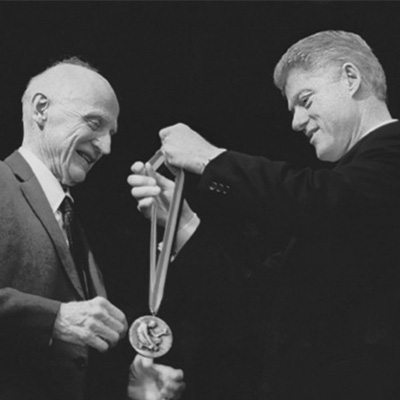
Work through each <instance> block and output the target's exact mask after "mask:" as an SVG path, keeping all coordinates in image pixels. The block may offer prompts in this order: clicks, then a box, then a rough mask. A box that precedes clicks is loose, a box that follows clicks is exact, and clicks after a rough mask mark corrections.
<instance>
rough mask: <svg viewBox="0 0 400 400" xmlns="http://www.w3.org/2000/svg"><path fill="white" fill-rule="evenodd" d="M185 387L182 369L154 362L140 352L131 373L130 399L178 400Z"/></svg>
mask: <svg viewBox="0 0 400 400" xmlns="http://www.w3.org/2000/svg"><path fill="white" fill-rule="evenodd" d="M184 389H185V383H184V382H183V371H182V370H180V369H174V368H172V367H168V366H166V365H160V364H154V363H153V360H152V359H150V358H145V357H142V356H141V355H139V354H138V355H137V356H136V357H135V359H134V360H133V363H132V365H131V368H130V374H129V384H128V399H130V400H167V399H171V400H172V399H173V400H177V399H179V398H180V396H181V394H182V392H183V390H184Z"/></svg>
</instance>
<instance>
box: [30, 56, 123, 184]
mask: <svg viewBox="0 0 400 400" xmlns="http://www.w3.org/2000/svg"><path fill="white" fill-rule="evenodd" d="M22 103H23V122H24V141H23V146H24V147H27V148H29V149H30V150H31V151H32V152H34V153H35V154H36V155H37V156H38V157H39V158H40V159H41V160H42V161H43V162H44V163H45V164H46V165H47V167H48V168H49V169H50V171H51V172H52V173H53V174H54V175H55V177H56V178H57V179H58V180H59V181H60V182H61V183H62V184H64V185H69V186H72V185H75V184H77V183H79V182H82V181H83V180H84V179H85V177H86V175H87V173H88V172H89V170H90V169H91V168H92V166H93V165H94V164H95V163H96V162H97V161H98V160H99V159H100V158H101V157H102V156H103V155H105V154H108V153H109V152H110V151H111V137H112V135H113V134H114V133H116V131H117V119H118V114H119V104H118V100H117V97H116V95H115V93H114V90H113V88H112V87H111V85H110V84H109V82H108V81H107V80H106V79H105V78H104V77H102V76H101V75H100V74H99V73H98V72H97V71H95V70H94V69H91V68H89V67H88V66H87V65H85V64H84V65H82V64H78V65H77V64H76V63H70V62H61V63H58V64H56V65H54V66H52V67H50V68H48V69H47V70H45V71H44V72H42V73H41V74H39V75H37V76H35V77H34V78H32V79H31V81H30V82H29V84H28V86H27V88H26V91H25V93H24V95H23V98H22Z"/></svg>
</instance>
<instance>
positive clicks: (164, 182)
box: [146, 163, 174, 190]
mask: <svg viewBox="0 0 400 400" xmlns="http://www.w3.org/2000/svg"><path fill="white" fill-rule="evenodd" d="M146 172H147V174H148V175H149V176H150V177H152V178H153V179H155V180H156V182H157V185H158V186H159V187H160V188H161V189H162V190H166V189H170V188H172V187H173V185H174V183H173V182H172V181H171V180H170V179H168V178H166V177H165V176H163V175H161V174H159V173H156V171H155V170H154V168H153V167H152V166H151V165H150V164H149V163H146Z"/></svg>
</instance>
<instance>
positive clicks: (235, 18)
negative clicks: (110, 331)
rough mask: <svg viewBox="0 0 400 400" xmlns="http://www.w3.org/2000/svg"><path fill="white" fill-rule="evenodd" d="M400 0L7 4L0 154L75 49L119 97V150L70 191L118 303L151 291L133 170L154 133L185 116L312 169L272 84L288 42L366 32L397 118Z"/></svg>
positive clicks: (213, 133)
mask: <svg viewBox="0 0 400 400" xmlns="http://www.w3.org/2000/svg"><path fill="white" fill-rule="evenodd" d="M399 22H400V4H399V3H397V2H384V1H379V2H361V1H360V2H333V1H308V2H300V1H298V2H289V1H283V2H257V1H256V2H227V1H222V2H190V1H189V2H94V1H89V2H1V3H0V88H1V92H0V116H1V125H2V127H1V141H0V156H1V158H3V157H5V156H6V155H7V154H8V153H10V152H11V151H12V150H13V149H14V148H15V147H17V146H18V145H19V143H20V142H21V138H22V125H21V106H20V98H21V95H22V93H23V91H24V88H25V85H26V83H27V81H28V80H29V78H30V77H31V76H33V75H35V74H36V73H39V72H40V71H41V70H43V69H44V68H45V67H46V66H47V65H48V64H49V62H51V61H52V60H57V59H60V58H62V57H65V56H71V55H78V56H81V57H82V58H84V59H86V60H88V61H90V62H91V63H92V64H94V66H96V67H97V68H99V69H100V72H102V73H103V75H104V76H105V77H106V78H107V79H108V80H109V81H110V82H111V84H112V85H113V86H114V88H115V91H116V93H117V95H118V97H119V100H120V104H121V116H120V120H119V134H118V135H117V136H116V138H115V140H114V143H113V152H112V154H111V155H110V156H109V157H107V158H106V159H104V160H103V161H101V163H100V164H99V165H98V166H96V168H95V169H94V170H93V171H92V172H91V174H90V175H89V177H88V179H87V181H86V182H85V184H83V185H81V186H80V187H78V188H77V189H76V190H75V195H76V197H77V198H78V199H79V204H80V207H81V212H82V215H83V219H84V222H85V226H86V228H87V231H88V234H89V236H90V239H91V242H92V245H93V247H94V250H95V252H96V254H97V258H98V260H99V262H100V264H101V265H102V268H103V271H104V274H105V277H106V279H107V283H108V287H109V292H110V295H111V297H112V298H113V300H114V301H115V302H116V303H117V304H120V305H124V304H129V303H130V302H132V301H135V299H136V297H137V296H143V295H144V294H145V292H146V291H147V275H146V274H147V258H148V228H149V227H148V225H149V224H148V221H146V220H144V218H143V217H142V216H141V215H140V214H139V213H138V212H137V211H136V203H135V201H134V200H133V199H132V198H131V197H130V194H129V188H128V185H127V184H126V177H127V175H128V173H129V166H130V165H131V164H132V163H133V162H134V161H135V160H144V159H147V158H148V157H149V156H151V155H152V154H153V152H154V151H155V150H156V149H157V148H158V147H159V141H158V136H157V133H158V131H159V130H160V129H161V128H163V127H165V126H167V125H170V124H174V123H176V122H179V121H181V122H185V123H187V124H189V125H190V126H192V127H193V128H194V129H196V130H197V131H199V132H201V133H202V134H203V135H204V136H205V137H207V138H208V139H209V140H210V141H212V142H214V143H215V144H218V145H221V146H224V147H228V148H230V149H235V150H239V151H244V152H248V153H252V154H260V155H267V156H269V157H272V158H275V159H283V158H285V159H288V160H290V161H291V162H293V163H294V164H296V165H299V166H302V165H305V164H309V163H311V164H313V165H317V161H316V160H315V158H314V153H313V150H312V149H311V148H310V146H309V145H308V144H307V142H306V140H305V138H304V137H303V136H302V135H301V134H296V133H293V132H291V128H290V114H289V113H288V112H287V109H286V103H285V101H284V100H282V98H281V96H280V94H279V92H278V90H277V89H275V88H274V86H273V83H272V72H273V68H274V66H275V63H276V62H277V61H278V59H279V57H280V56H281V55H282V53H283V52H284V51H285V50H286V49H287V47H288V46H289V45H291V44H292V43H294V42H295V41H297V40H298V39H300V38H302V37H304V36H307V35H309V34H312V33H314V32H316V31H319V30H325V29H344V30H350V31H354V32H357V33H359V34H360V35H361V36H362V37H364V38H365V39H366V40H367V42H368V43H369V44H370V45H371V47H372V48H373V49H374V50H375V53H376V54H377V56H378V58H379V59H380V60H381V62H382V64H383V66H384V68H385V70H386V73H387V80H388V86H389V106H390V109H391V111H392V114H393V116H394V117H396V116H398V115H399V112H398V110H399V108H400V104H399V101H400V100H399V94H400V80H399V78H398V77H399V71H400V23H399Z"/></svg>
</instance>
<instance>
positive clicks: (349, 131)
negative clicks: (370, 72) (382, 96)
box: [285, 67, 359, 162]
mask: <svg viewBox="0 0 400 400" xmlns="http://www.w3.org/2000/svg"><path fill="white" fill-rule="evenodd" d="M285 95H286V98H287V101H288V107H289V110H290V111H292V113H293V120H292V127H293V129H294V130H296V131H303V132H304V133H305V135H306V136H307V137H308V139H309V140H310V143H311V144H312V145H313V146H314V147H315V150H316V153H317V157H318V158H319V159H320V160H323V161H332V162H333V161H337V160H339V159H340V158H341V157H343V155H344V154H345V153H346V152H347V151H348V150H349V149H350V148H351V147H352V145H353V144H354V143H355V138H356V134H357V130H358V125H359V112H358V109H357V102H356V101H355V100H354V99H353V93H352V91H351V90H350V89H349V80H348V77H347V76H346V74H345V72H344V71H342V73H341V72H340V71H338V70H337V68H335V69H334V68H332V67H331V68H325V69H322V70H321V69H320V70H317V71H304V70H303V69H293V70H291V71H290V72H289V75H288V78H287V82H286V86H285Z"/></svg>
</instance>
